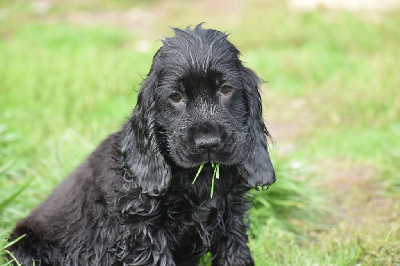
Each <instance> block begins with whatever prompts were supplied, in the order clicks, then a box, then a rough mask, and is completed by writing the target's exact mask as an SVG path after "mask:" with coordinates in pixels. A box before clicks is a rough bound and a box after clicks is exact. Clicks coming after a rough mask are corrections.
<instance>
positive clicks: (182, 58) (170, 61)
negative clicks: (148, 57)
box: [154, 25, 240, 73]
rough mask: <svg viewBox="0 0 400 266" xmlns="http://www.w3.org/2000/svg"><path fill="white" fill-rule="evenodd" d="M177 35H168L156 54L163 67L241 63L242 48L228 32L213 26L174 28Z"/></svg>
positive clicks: (199, 67)
mask: <svg viewBox="0 0 400 266" xmlns="http://www.w3.org/2000/svg"><path fill="white" fill-rule="evenodd" d="M174 32H175V36H174V37H167V38H165V39H164V40H162V42H163V46H162V47H161V48H160V50H159V52H158V53H157V55H156V56H155V60H154V61H155V63H157V64H158V65H159V66H160V67H161V68H163V69H172V70H174V71H179V70H191V71H198V72H203V73H206V72H209V71H210V70H211V69H213V70H218V68H220V71H223V70H224V69H223V67H224V68H227V67H228V66H234V65H235V64H240V60H239V58H238V56H239V51H238V50H237V49H236V47H235V46H234V45H232V44H231V43H230V42H229V41H228V40H227V37H228V35H226V34H224V33H222V32H219V31H217V30H212V29H202V28H201V25H200V26H199V25H198V26H197V27H196V28H195V29H193V30H192V29H190V28H187V29H186V30H181V29H176V28H175V29H174Z"/></svg>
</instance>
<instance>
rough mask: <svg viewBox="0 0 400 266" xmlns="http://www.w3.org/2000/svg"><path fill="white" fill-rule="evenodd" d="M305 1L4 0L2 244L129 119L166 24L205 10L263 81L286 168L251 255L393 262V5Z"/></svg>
mask: <svg viewBox="0 0 400 266" xmlns="http://www.w3.org/2000/svg"><path fill="white" fill-rule="evenodd" d="M297 2H301V1H296V0H291V1H289V2H287V3H286V2H284V1H282V2H280V1H260V0H247V1H227V0H221V1H211V0H204V1H183V0H181V1H178V0H176V1H155V0H152V1H144V0H142V1H133V0H109V1H106V0H88V1H77V0H71V1H61V0H43V1H22V0H2V1H0V250H1V254H0V256H1V255H4V252H5V251H4V247H6V245H7V243H6V238H7V236H8V234H9V232H10V230H11V229H12V228H13V226H14V225H15V223H16V221H18V220H19V219H21V218H22V217H24V216H26V215H27V214H29V212H30V211H31V210H32V209H33V208H34V207H35V206H36V205H38V204H39V203H40V202H41V201H43V199H44V198H45V197H46V195H48V194H49V193H50V191H51V190H52V189H53V188H54V187H55V186H56V185H57V184H58V183H59V182H60V181H61V180H62V179H63V178H64V177H65V176H66V175H67V174H68V173H69V172H70V171H71V170H73V169H74V168H75V167H76V166H77V165H78V164H79V163H80V162H81V161H82V160H83V159H84V158H85V157H86V156H87V155H88V154H89V153H90V152H91V151H92V150H93V149H94V147H96V145H97V144H98V143H99V142H100V141H101V140H102V139H103V138H105V137H106V136H107V135H108V134H110V133H112V132H114V131H116V130H118V129H119V127H120V126H121V125H122V123H123V122H124V121H125V119H126V118H127V117H128V116H129V115H130V112H131V110H132V108H133V107H134V106H135V103H136V94H137V91H138V89H139V88H140V82H141V81H142V79H143V77H144V76H145V74H147V72H148V71H149V67H150V64H151V60H152V56H153V54H154V52H155V51H156V50H157V49H158V47H160V45H161V42H160V41H157V40H158V39H161V38H163V36H171V35H172V30H171V29H170V28H169V26H173V27H186V26H188V25H196V24H198V23H200V22H206V23H205V24H204V26H203V27H204V28H215V29H219V30H221V31H224V32H228V33H231V35H230V37H229V40H230V41H231V42H233V43H234V44H235V45H236V46H237V47H238V48H239V50H240V51H241V52H242V60H243V61H244V62H245V64H246V66H248V67H250V68H252V69H253V70H255V71H256V73H257V74H258V75H259V76H260V77H261V78H262V79H264V80H265V81H266V83H265V84H264V86H263V88H262V97H263V100H264V103H263V104H264V117H265V120H266V125H267V127H268V128H269V130H270V132H271V134H272V136H273V137H274V139H275V142H276V143H275V145H271V156H272V160H273V163H274V165H275V167H276V170H277V179H278V180H277V182H276V183H275V184H274V185H273V186H271V187H270V189H269V190H267V191H264V192H257V193H256V194H257V197H256V199H255V201H254V204H255V207H254V208H253V209H252V211H251V219H252V226H251V229H250V231H249V237H250V248H251V250H252V253H253V255H254V257H255V260H256V264H257V265H327V264H331V265H356V264H357V265H399V264H400V166H399V165H400V164H399V163H400V141H399V139H400V92H399V89H400V88H399V86H400V67H399V62H400V10H399V9H396V8H392V9H386V10H381V9H380V10H359V9H353V10H346V9H341V8H339V9H337V8H334V9H331V8H328V6H324V5H323V4H319V5H317V8H316V9H307V10H305V9H303V8H300V7H299V6H298V5H296V3H297ZM309 2H310V1H309ZM311 2H313V1H311ZM320 2H324V1H320ZM325 2H326V1H325ZM331 2H332V3H333V2H334V1H331ZM336 2H343V1H336ZM361 2H362V0H361ZM366 2H371V1H367V0H366ZM381 2H382V3H383V2H385V1H379V3H381ZM375 3H377V1H375ZM1 263H6V261H5V260H2V259H1V258H0V264H1Z"/></svg>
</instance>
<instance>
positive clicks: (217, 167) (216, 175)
mask: <svg viewBox="0 0 400 266" xmlns="http://www.w3.org/2000/svg"><path fill="white" fill-rule="evenodd" d="M211 166H212V167H213V168H214V173H213V176H212V181H211V195H210V197H211V198H212V197H213V194H214V180H215V178H216V179H219V164H218V163H216V164H214V163H211ZM203 167H204V163H203V164H202V165H200V167H199V170H198V171H197V174H196V176H195V178H194V179H193V182H192V185H193V184H194V182H196V180H197V177H198V176H199V174H200V172H201V170H203Z"/></svg>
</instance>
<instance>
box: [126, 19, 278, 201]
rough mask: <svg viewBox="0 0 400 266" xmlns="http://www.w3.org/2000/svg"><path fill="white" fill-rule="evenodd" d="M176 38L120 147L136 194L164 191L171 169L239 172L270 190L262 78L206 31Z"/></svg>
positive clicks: (160, 56)
mask: <svg viewBox="0 0 400 266" xmlns="http://www.w3.org/2000/svg"><path fill="white" fill-rule="evenodd" d="M174 32H175V37H171V38H166V39H165V40H163V41H162V42H163V46H162V47H161V48H160V49H159V50H158V52H157V53H156V55H155V56H154V59H153V64H152V67H151V70H150V73H149V74H148V77H147V78H146V80H145V81H144V83H143V85H142V88H141V91H140V93H139V97H138V105H137V109H136V110H135V111H134V114H133V117H132V121H131V123H130V126H131V127H132V130H133V132H134V134H131V136H128V137H126V138H125V140H124V143H123V152H124V155H125V157H126V158H127V160H126V164H127V165H128V167H129V169H130V171H131V172H132V173H133V174H134V175H135V176H136V177H137V178H138V186H140V187H141V188H142V190H143V191H145V192H148V193H150V194H158V193H160V191H161V190H162V189H163V188H165V187H167V186H168V183H169V181H170V178H171V174H170V166H169V165H168V163H167V161H173V162H174V163H175V164H176V165H177V166H179V167H181V168H198V167H199V166H200V165H201V164H204V163H209V162H211V163H218V164H221V165H237V167H238V169H239V171H240V172H241V174H242V175H243V176H244V177H245V178H246V180H247V181H248V183H249V185H251V186H252V187H258V186H260V185H261V186H268V185H270V184H272V183H273V182H274V181H275V174H274V169H273V167H272V164H271V161H270V159H269V154H268V150H267V138H266V137H267V136H268V131H267V130H266V128H265V125H264V122H263V119H262V114H261V101H260V94H259V91H258V87H259V83H260V80H259V78H258V77H257V76H256V75H255V74H254V73H253V72H252V71H251V70H250V69H248V68H246V67H244V66H243V64H242V62H241V61H240V60H239V51H238V50H237V49H236V47H235V46H234V45H232V44H231V43H230V42H229V41H228V40H227V35H225V34H223V33H221V32H219V31H216V30H209V29H202V28H201V25H198V26H196V27H195V28H194V29H190V28H187V29H186V30H180V29H174ZM137 152H138V153H137ZM134 153H137V155H136V156H134V155H133V154H134Z"/></svg>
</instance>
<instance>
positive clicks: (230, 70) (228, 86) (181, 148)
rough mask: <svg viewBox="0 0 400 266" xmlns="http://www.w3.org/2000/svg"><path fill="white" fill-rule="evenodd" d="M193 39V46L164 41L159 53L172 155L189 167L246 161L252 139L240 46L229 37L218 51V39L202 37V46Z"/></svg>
mask: <svg viewBox="0 0 400 266" xmlns="http://www.w3.org/2000/svg"><path fill="white" fill-rule="evenodd" d="M193 41H194V43H192V44H191V46H189V49H190V51H187V50H185V49H187V47H181V46H178V47H174V46H172V47H169V46H164V47H163V48H162V49H161V50H160V52H159V53H160V55H159V60H160V62H158V63H160V65H162V67H161V69H160V74H159V76H158V84H157V88H156V89H155V91H154V93H155V97H156V108H157V112H156V117H155V119H156V122H157V123H158V124H159V125H160V126H161V127H162V128H163V129H164V134H163V136H164V139H165V141H166V147H167V150H168V154H169V156H170V157H171V159H172V160H173V161H174V162H175V163H176V164H177V165H179V166H181V167H184V168H188V167H197V166H199V165H200V164H203V163H208V162H212V163H219V164H224V165H233V164H237V163H240V162H242V161H243V160H244V158H245V156H247V153H248V148H246V147H248V146H249V145H250V139H249V134H248V133H249V132H248V129H247V128H246V117H247V116H248V114H247V109H248V107H247V102H246V98H245V97H244V94H245V92H244V91H245V88H243V84H242V81H241V73H240V67H241V66H240V62H239V61H238V60H237V57H236V55H235V53H233V54H229V53H232V51H233V52H235V49H234V47H233V46H232V45H231V44H230V43H229V42H228V41H226V40H224V42H223V43H221V44H220V45H221V48H224V49H220V50H216V49H215V50H212V49H213V48H212V47H211V44H212V41H213V39H210V40H208V39H203V40H201V41H202V44H203V46H202V47H199V43H196V41H198V42H200V40H196V39H194V40H193ZM182 48H183V49H182ZM171 50H172V51H174V52H171ZM209 50H212V51H209ZM216 52H217V53H216ZM189 53H190V54H189ZM210 53H211V54H212V56H211V58H207V56H206V55H209V54H210ZM214 58H218V60H214ZM207 60H208V62H207Z"/></svg>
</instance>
